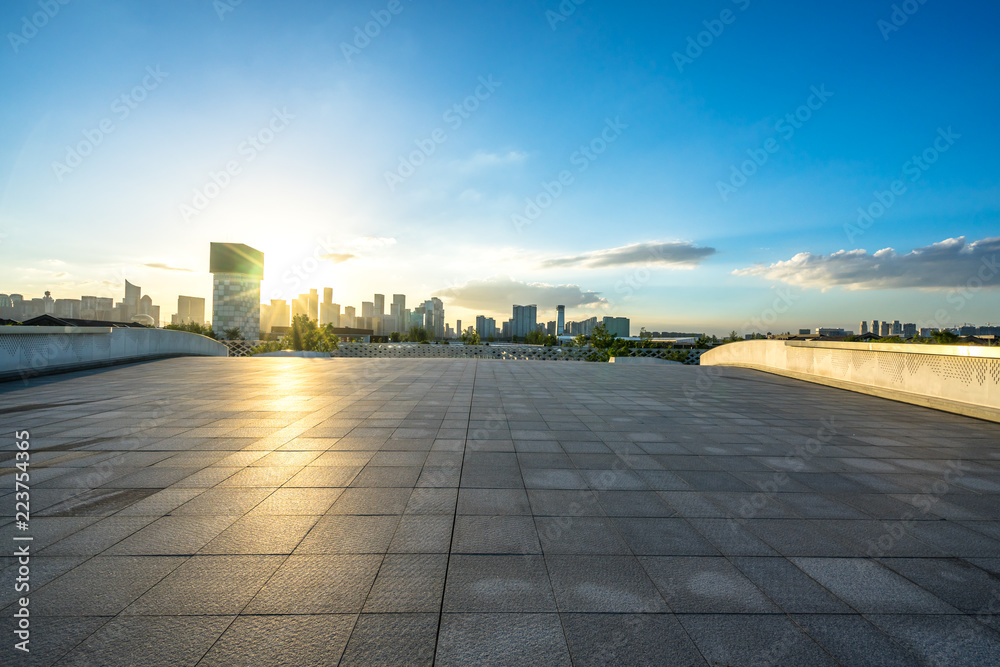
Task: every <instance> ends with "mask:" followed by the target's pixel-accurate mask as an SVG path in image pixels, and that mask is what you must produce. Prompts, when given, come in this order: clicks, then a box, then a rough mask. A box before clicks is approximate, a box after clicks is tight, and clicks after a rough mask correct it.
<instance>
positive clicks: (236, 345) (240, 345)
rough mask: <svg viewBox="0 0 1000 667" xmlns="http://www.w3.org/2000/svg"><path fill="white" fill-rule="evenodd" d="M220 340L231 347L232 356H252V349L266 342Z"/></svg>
mask: <svg viewBox="0 0 1000 667" xmlns="http://www.w3.org/2000/svg"><path fill="white" fill-rule="evenodd" d="M219 342H220V343H222V344H223V345H225V346H226V347H227V348H229V356H230V357H247V356H250V350H252V349H254V348H255V347H257V346H258V345H263V344H264V341H262V340H220V341H219Z"/></svg>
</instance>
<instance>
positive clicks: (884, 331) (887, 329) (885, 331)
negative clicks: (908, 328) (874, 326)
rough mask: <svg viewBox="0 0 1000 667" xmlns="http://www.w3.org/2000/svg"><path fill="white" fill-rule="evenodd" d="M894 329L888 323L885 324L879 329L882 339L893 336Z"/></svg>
mask: <svg viewBox="0 0 1000 667" xmlns="http://www.w3.org/2000/svg"><path fill="white" fill-rule="evenodd" d="M891 332H892V327H891V326H890V325H889V323H888V322H883V323H882V325H881V327H879V334H878V335H879V336H881V337H882V338H888V337H889V336H890V335H891Z"/></svg>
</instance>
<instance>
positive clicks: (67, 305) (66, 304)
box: [52, 299, 82, 319]
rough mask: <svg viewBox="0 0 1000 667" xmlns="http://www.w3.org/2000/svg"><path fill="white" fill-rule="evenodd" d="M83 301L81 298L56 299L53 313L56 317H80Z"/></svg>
mask: <svg viewBox="0 0 1000 667" xmlns="http://www.w3.org/2000/svg"><path fill="white" fill-rule="evenodd" d="M81 303H82V302H81V300H80V299H56V303H55V310H54V311H53V313H52V314H53V315H55V316H56V317H69V318H72V319H80V312H81V310H82V309H81V307H80V306H81Z"/></svg>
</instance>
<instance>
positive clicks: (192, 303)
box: [84, 296, 205, 325]
mask: <svg viewBox="0 0 1000 667" xmlns="http://www.w3.org/2000/svg"><path fill="white" fill-rule="evenodd" d="M84 298H87V297H84ZM189 322H194V323H195V324H200V325H204V324H205V299H203V298H202V297H200V296H178V297H177V312H176V313H174V314H173V315H172V316H171V317H170V323H171V324H187V323H189Z"/></svg>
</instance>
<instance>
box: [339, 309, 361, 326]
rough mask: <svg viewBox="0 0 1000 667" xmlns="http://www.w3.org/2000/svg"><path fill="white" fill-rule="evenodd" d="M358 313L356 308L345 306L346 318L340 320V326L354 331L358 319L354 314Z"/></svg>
mask: <svg viewBox="0 0 1000 667" xmlns="http://www.w3.org/2000/svg"><path fill="white" fill-rule="evenodd" d="M355 312H357V311H356V310H355V308H354V306H344V316H343V317H341V318H340V326H341V327H342V328H345V329H353V328H354V327H355V326H356V322H357V319H358V318H357V317H355V315H354V313H355Z"/></svg>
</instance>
